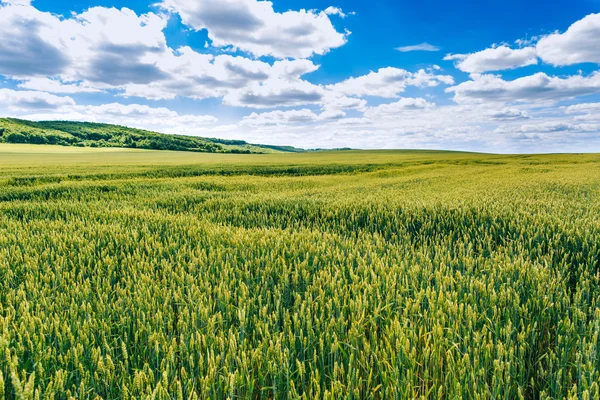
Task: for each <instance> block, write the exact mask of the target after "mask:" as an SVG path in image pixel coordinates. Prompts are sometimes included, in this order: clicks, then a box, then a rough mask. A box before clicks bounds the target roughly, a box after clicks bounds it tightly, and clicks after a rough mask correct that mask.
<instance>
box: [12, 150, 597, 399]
mask: <svg viewBox="0 0 600 400" xmlns="http://www.w3.org/2000/svg"><path fill="white" fill-rule="evenodd" d="M599 259H600V155H593V154H588V155H536V156H527V155H523V156H500V155H484V154H470V153H452V152H428V151H378V152H370V151H362V152H359V151H339V152H315V153H299V154H256V155H245V154H244V155H242V154H201V153H183V152H180V153H178V152H169V151H151V150H132V149H112V148H99V149H90V148H77V147H52V146H32V145H6V144H3V145H0V399H1V398H6V399H73V398H74V399H100V398H102V399H143V398H148V399H227V398H229V399H298V398H303V399H412V398H424V399H458V398H465V399H519V398H520V399H562V398H571V399H598V398H599V396H600V388H599V381H600V338H599V335H600V286H599V284H600V262H599Z"/></svg>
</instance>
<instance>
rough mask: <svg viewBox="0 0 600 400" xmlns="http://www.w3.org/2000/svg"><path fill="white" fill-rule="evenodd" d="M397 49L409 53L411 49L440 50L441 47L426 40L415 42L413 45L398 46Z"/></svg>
mask: <svg viewBox="0 0 600 400" xmlns="http://www.w3.org/2000/svg"><path fill="white" fill-rule="evenodd" d="M396 50H398V51H400V52H402V53H408V52H409V51H440V50H441V48H439V47H438V46H434V45H432V44H429V43H426V42H425V43H420V44H415V45H412V46H401V47H397V48H396Z"/></svg>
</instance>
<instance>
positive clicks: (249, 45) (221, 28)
mask: <svg viewBox="0 0 600 400" xmlns="http://www.w3.org/2000/svg"><path fill="white" fill-rule="evenodd" d="M160 4H161V6H162V7H163V8H164V9H166V10H169V11H171V12H174V13H177V14H179V15H180V16H181V20H182V21H183V23H184V24H185V25H187V26H189V27H191V28H193V29H195V30H197V31H199V30H202V29H206V30H207V32H208V37H209V38H210V40H211V41H212V45H213V46H217V47H225V46H233V47H234V48H237V49H240V50H243V51H247V52H249V53H252V54H253V55H255V56H256V57H260V56H273V57H277V58H286V57H292V58H307V57H310V56H312V55H315V54H325V53H327V52H329V51H330V50H331V49H335V48H337V47H340V46H343V45H344V44H345V43H346V36H347V33H340V32H338V31H336V29H335V28H334V27H333V25H332V24H331V21H330V20H329V16H328V15H327V13H326V12H320V13H317V12H315V11H310V10H308V11H307V10H299V11H286V12H283V13H278V12H275V10H274V9H273V3H271V2H270V1H257V0H163V1H162V3H160ZM336 10H337V9H336ZM330 11H332V9H330Z"/></svg>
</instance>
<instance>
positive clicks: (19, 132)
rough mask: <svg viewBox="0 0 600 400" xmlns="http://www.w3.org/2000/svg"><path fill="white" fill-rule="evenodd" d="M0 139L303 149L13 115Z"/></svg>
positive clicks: (221, 149) (212, 149) (210, 149)
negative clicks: (41, 120) (25, 118)
mask: <svg viewBox="0 0 600 400" xmlns="http://www.w3.org/2000/svg"><path fill="white" fill-rule="evenodd" d="M0 143H27V144H52V145H60V146H79V147H125V148H137V149H148V150H173V151H194V152H204V153H240V154H251V153H275V152H277V153H279V152H303V151H304V150H302V149H297V148H294V147H290V146H268V145H254V144H249V143H247V142H245V141H243V140H225V139H211V138H203V137H197V136H184V135H167V134H163V133H157V132H151V131H146V130H143V129H135V128H128V127H124V126H118V125H109V124H98V123H90V122H69V121H43V122H32V121H25V120H20V119H13V118H1V119H0Z"/></svg>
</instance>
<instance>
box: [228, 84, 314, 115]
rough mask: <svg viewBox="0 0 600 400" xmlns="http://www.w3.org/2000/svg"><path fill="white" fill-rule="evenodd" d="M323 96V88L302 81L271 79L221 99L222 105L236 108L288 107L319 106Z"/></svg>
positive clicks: (232, 92) (233, 92) (233, 91)
mask: <svg viewBox="0 0 600 400" xmlns="http://www.w3.org/2000/svg"><path fill="white" fill-rule="evenodd" d="M324 95H325V91H324V90H323V88H321V87H320V86H316V85H313V84H312V83H309V82H306V81H303V80H296V81H287V80H281V79H272V80H269V81H265V82H260V83H254V84H252V85H249V86H247V87H245V88H243V89H239V90H232V91H230V92H229V93H227V95H225V96H224V97H223V103H224V104H226V105H229V106H236V107H254V108H273V107H278V106H288V107H289V106H298V105H306V104H320V103H321V102H322V99H323V97H324Z"/></svg>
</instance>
